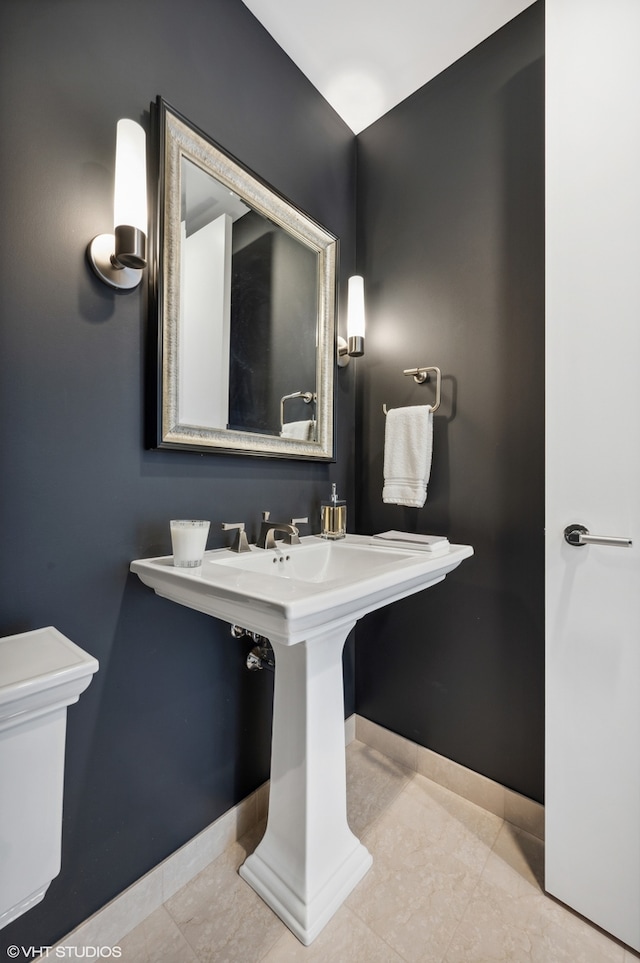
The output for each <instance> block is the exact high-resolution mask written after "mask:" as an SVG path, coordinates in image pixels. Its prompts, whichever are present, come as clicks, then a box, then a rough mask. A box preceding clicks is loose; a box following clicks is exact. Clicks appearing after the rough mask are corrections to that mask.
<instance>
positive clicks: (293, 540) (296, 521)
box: [284, 516, 309, 545]
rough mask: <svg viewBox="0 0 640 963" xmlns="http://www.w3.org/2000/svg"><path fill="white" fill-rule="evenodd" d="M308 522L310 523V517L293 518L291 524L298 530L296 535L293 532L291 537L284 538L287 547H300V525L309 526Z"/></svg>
mask: <svg viewBox="0 0 640 963" xmlns="http://www.w3.org/2000/svg"><path fill="white" fill-rule="evenodd" d="M308 522H309V518H308V516H305V517H304V518H292V519H291V523H290V524H291V525H293V526H294V527H295V528H296V532H295V533H294V532H292V533H291V534H290V535H285V537H284V541H285V545H299V544H300V538H299V533H298V531H297V528H298V525H307V524H308Z"/></svg>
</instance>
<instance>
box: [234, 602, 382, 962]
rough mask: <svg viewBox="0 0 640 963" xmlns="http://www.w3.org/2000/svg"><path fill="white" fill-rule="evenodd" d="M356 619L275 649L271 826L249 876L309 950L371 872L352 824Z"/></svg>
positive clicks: (244, 869)
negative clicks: (349, 756)
mask: <svg viewBox="0 0 640 963" xmlns="http://www.w3.org/2000/svg"><path fill="white" fill-rule="evenodd" d="M354 625H355V621H353V622H349V623H348V624H346V625H343V626H341V627H339V628H338V629H333V630H331V631H327V632H325V633H323V634H321V635H316V636H314V638H313V641H312V642H310V643H309V642H299V643H297V644H294V645H284V644H282V643H280V642H278V641H274V640H273V639H272V640H271V643H272V645H273V650H274V652H275V662H276V669H275V692H274V707H273V741H272V748H271V785H270V794H269V815H268V819H267V829H266V832H265V835H264V837H263V839H262V842H261V843H260V844H259V846H258V847H257V849H256V851H255V852H254V853H253V855H251V856H249V858H248V859H247V860H246V861H245V863H244V865H243V866H241V868H240V875H241V876H242V877H243V879H245V880H246V881H247V882H248V883H249V884H250V885H251V886H252V887H253V889H254V890H255V891H256V892H257V893H258V894H259V895H260V896H261V897H262V899H263V900H264V901H265V902H266V903H267V904H268V905H269V906H270V907H271V909H272V910H273V911H274V912H275V913H277V915H278V916H279V917H280V919H282V920H283V922H284V923H286V925H287V926H288V927H289V929H290V930H291V931H292V932H293V933H294V934H295V935H296V936H297V937H298V939H299V940H300V941H301V942H302V943H304V944H305V945H308V944H309V943H311V942H312V940H314V939H315V937H316V936H317V935H318V933H319V932H320V930H321V929H322V928H323V926H324V925H325V924H326V923H327V922H328V921H329V920H330V919H331V917H332V916H333V914H334V913H335V912H336V910H337V909H338V908H339V907H340V906H341V905H342V903H343V901H344V900H345V899H346V897H347V896H348V894H349V893H350V892H351V890H352V889H353V888H354V886H355V885H356V884H357V883H358V882H359V881H360V880H361V879H362V877H363V876H364V874H365V873H366V872H367V870H368V869H369V867H370V866H371V862H372V860H371V856H370V854H369V852H368V851H367V849H366V848H365V847H364V846H363V845H362V843H361V842H360V841H359V840H358V839H357V838H356V837H355V836H354V835H353V833H352V832H351V830H350V829H349V826H348V824H347V796H346V771H345V746H344V696H343V687H342V650H343V647H344V643H345V641H346V638H347V636H348V634H349V632H350V631H351V629H352V628H353V626H354Z"/></svg>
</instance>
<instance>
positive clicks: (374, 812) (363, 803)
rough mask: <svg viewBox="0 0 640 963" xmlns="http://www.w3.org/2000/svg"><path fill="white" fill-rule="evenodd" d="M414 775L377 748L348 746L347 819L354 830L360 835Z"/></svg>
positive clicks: (353, 743) (357, 745)
mask: <svg viewBox="0 0 640 963" xmlns="http://www.w3.org/2000/svg"><path fill="white" fill-rule="evenodd" d="M412 776H413V773H412V772H410V771H409V770H408V769H406V768H405V767H404V766H401V765H400V764H399V763H397V762H394V761H393V760H392V759H389V758H388V757H387V756H383V755H382V753H380V752H378V751H377V750H376V749H371V748H370V747H369V746H365V745H363V743H361V742H357V741H356V742H352V743H351V745H350V746H349V747H348V749H347V818H348V821H349V826H350V827H351V830H352V832H354V833H355V834H356V836H358V837H361V836H362V834H363V833H364V832H365V830H366V829H367V827H368V826H370V825H371V824H372V823H373V822H374V820H376V819H377V818H378V816H380V814H381V813H383V812H384V811H385V810H386V809H388V807H389V806H390V805H391V803H392V802H393V800H394V799H395V798H396V796H397V795H398V794H399V793H400V791H401V790H402V789H403V788H404V787H405V786H406V785H407V783H408V782H409V780H410V779H411V778H412Z"/></svg>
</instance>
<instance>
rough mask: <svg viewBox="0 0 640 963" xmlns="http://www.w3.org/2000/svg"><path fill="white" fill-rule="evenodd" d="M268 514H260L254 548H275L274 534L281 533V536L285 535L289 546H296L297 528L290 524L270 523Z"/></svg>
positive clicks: (298, 540) (297, 539) (297, 541)
mask: <svg viewBox="0 0 640 963" xmlns="http://www.w3.org/2000/svg"><path fill="white" fill-rule="evenodd" d="M270 514H271V512H263V513H262V522H261V523H260V534H259V535H258V540H257V542H256V548H276V538H275V533H276V532H282V534H283V535H287V536H288V538H287V542H288V544H289V545H298V544H299V543H300V539H299V537H298V529H297V527H296V526H295V525H294V524H292V523H291V522H272V521H270V520H269V516H270Z"/></svg>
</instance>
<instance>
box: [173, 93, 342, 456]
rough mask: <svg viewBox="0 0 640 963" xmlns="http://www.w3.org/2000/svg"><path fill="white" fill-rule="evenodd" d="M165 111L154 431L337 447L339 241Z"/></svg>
mask: <svg viewBox="0 0 640 963" xmlns="http://www.w3.org/2000/svg"><path fill="white" fill-rule="evenodd" d="M159 111H160V120H161V131H162V133H163V138H162V140H163V145H162V151H161V162H162V163H161V174H162V176H161V190H160V198H159V199H160V212H159V213H160V217H159V224H160V226H161V231H160V233H161V236H160V238H159V245H158V247H159V250H158V254H159V258H158V267H159V273H158V293H159V306H160V308H159V334H160V337H159V342H160V348H161V352H160V353H161V359H162V368H161V398H162V402H161V412H160V415H161V417H160V419H159V422H160V424H159V436H160V437H159V439H158V444H159V446H160V447H190V448H197V449H199V450H202V449H220V448H223V449H225V450H229V451H242V452H245V453H246V452H250V453H257V454H272V455H279V456H284V457H296V458H300V457H302V458H304V457H311V458H324V459H328V458H331V457H332V454H333V431H332V425H333V345H334V310H335V267H336V249H337V241H336V239H335V237H333V236H332V235H331V234H329V233H328V232H326V231H325V230H324V229H323V228H320V227H319V226H318V225H317V224H315V222H313V221H311V220H310V219H309V218H308V217H307V216H306V215H304V214H303V213H302V212H300V211H299V210H298V209H297V208H295V207H294V206H293V205H291V204H290V203H289V202H288V201H286V200H285V199H283V198H282V197H281V196H280V195H279V194H277V192H275V191H273V190H272V189H271V188H270V187H269V186H268V185H266V184H264V183H263V182H262V181H260V180H259V179H257V178H256V177H255V175H253V174H251V173H250V172H248V171H247V170H245V169H244V168H243V167H241V165H239V164H238V163H237V161H235V160H234V159H233V158H230V157H229V156H228V155H226V154H225V153H224V152H223V151H221V150H220V148H218V147H217V146H216V145H214V144H213V143H212V142H211V141H209V140H208V139H207V138H205V137H204V135H202V134H200V132H198V131H196V130H195V129H194V128H192V127H191V126H190V125H189V124H188V123H187V122H186V121H185V120H184V118H181V117H179V115H177V114H175V113H174V112H173V111H171V110H170V109H169V108H168V107H167V105H166V104H164V102H162V101H160V102H159Z"/></svg>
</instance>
